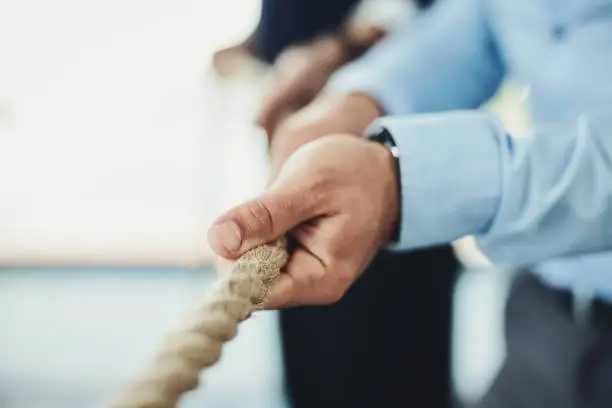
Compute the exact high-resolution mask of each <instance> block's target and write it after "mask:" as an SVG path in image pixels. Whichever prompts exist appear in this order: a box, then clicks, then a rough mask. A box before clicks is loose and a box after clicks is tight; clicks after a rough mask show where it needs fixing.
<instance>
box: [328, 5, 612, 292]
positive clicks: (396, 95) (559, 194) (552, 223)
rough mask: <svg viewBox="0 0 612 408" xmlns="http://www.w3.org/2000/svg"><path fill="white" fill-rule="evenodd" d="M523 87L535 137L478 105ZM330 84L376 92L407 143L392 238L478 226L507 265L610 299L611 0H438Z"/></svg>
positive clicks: (417, 242)
mask: <svg viewBox="0 0 612 408" xmlns="http://www.w3.org/2000/svg"><path fill="white" fill-rule="evenodd" d="M506 76H510V77H514V78H516V79H517V80H518V81H520V82H522V83H527V84H530V88H531V101H530V103H531V106H530V112H531V116H532V118H533V120H534V123H535V130H534V133H533V135H531V137H528V138H526V139H514V138H512V137H511V136H510V135H508V132H507V131H506V130H505V129H504V127H503V126H502V124H501V123H500V121H499V120H498V119H497V118H495V117H494V116H493V115H492V114H489V113H486V112H484V111H481V110H475V108H478V107H479V106H481V105H482V104H483V103H484V102H486V101H487V100H488V99H489V98H490V97H491V96H492V95H494V94H495V92H496V91H497V89H498V87H499V86H500V84H501V82H502V80H503V78H505V77H506ZM328 90H329V91H330V92H339V91H340V92H363V93H367V94H369V95H371V96H373V97H374V98H375V99H376V100H377V101H378V102H379V103H380V104H381V105H382V107H383V108H384V109H385V111H386V112H387V113H388V115H389V116H387V117H384V118H382V119H380V120H379V122H380V124H382V125H384V126H386V127H387V128H389V129H390V130H391V132H392V134H393V135H394V137H395V139H396V142H397V143H398V145H399V147H400V152H401V162H400V166H401V182H402V203H403V211H402V225H401V243H400V245H399V248H400V249H412V248H417V247H423V246H429V245H433V244H438V243H445V242H450V241H453V240H455V239H457V238H460V237H462V236H465V235H475V236H476V238H477V241H478V243H479V246H480V248H481V249H482V250H483V252H484V253H485V254H487V255H488V256H489V258H490V259H491V260H492V261H493V262H495V263H497V264H504V265H523V264H532V263H536V262H540V261H544V260H546V259H551V258H554V257H558V256H568V255H573V257H572V258H571V259H570V258H567V259H559V260H553V261H546V262H544V263H541V264H540V265H539V266H538V267H537V268H536V270H537V271H538V273H540V274H541V275H542V276H543V277H544V278H545V279H546V280H548V281H549V282H550V283H551V284H553V285H557V286H560V287H577V286H580V287H583V288H586V289H589V290H592V291H594V292H595V293H596V294H597V295H598V296H600V297H605V298H607V299H609V300H612V252H611V253H607V252H600V253H598V254H596V255H581V254H588V253H591V252H597V251H603V250H605V249H610V250H612V0H529V1H520V0H439V1H438V3H437V4H436V5H435V6H434V7H433V8H432V9H430V10H429V11H427V12H424V13H423V14H421V15H420V16H418V17H417V18H416V20H413V21H411V22H410V23H409V24H406V25H405V26H404V27H400V28H399V29H398V30H397V32H395V33H394V34H393V35H391V36H390V37H389V38H388V39H386V40H385V41H384V42H383V43H382V44H380V46H378V47H376V48H375V49H374V50H373V51H372V52H370V53H368V54H367V55H366V56H365V57H364V58H362V59H360V60H359V61H357V62H355V63H353V64H351V65H349V66H347V67H346V68H345V69H343V70H341V71H340V72H339V73H338V74H337V75H336V76H335V77H334V78H333V79H332V81H331V82H330V85H329V89H328Z"/></svg>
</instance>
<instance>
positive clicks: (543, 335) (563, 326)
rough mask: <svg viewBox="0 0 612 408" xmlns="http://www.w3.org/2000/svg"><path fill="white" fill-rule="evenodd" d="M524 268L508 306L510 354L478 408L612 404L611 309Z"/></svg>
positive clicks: (566, 407) (597, 407) (603, 406)
mask: <svg viewBox="0 0 612 408" xmlns="http://www.w3.org/2000/svg"><path fill="white" fill-rule="evenodd" d="M573 306H574V297H573V296H572V295H571V294H570V293H569V292H562V291H558V290H553V289H551V288H550V287H548V286H547V285H545V284H543V283H542V282H541V281H540V280H539V279H537V278H536V277H535V276H534V275H532V274H530V273H528V272H521V273H519V275H518V276H517V278H516V281H515V283H514V285H513V287H512V289H511V291H510V295H509V298H508V303H507V306H506V325H505V330H506V333H505V336H506V347H507V357H506V360H505V362H504V364H503V366H502V368H501V370H500V372H499V374H498V376H497V378H496V379H495V381H494V382H493V385H492V386H491V388H490V390H489V391H488V393H487V395H486V396H485V397H484V399H483V400H482V401H481V403H480V405H479V407H480V408H611V407H612V307H610V306H609V305H608V304H605V303H602V302H598V301H596V302H594V303H591V307H590V312H587V314H586V320H582V319H578V315H576V314H575V313H574V310H575V309H574V307H573Z"/></svg>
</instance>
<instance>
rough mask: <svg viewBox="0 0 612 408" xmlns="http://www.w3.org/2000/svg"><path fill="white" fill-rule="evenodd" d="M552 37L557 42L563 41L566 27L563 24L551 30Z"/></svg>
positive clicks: (565, 35)
mask: <svg viewBox="0 0 612 408" xmlns="http://www.w3.org/2000/svg"><path fill="white" fill-rule="evenodd" d="M552 36H553V38H554V39H555V40H557V41H563V40H564V39H565V37H567V26H566V25H565V24H557V25H555V26H554V27H553V29H552Z"/></svg>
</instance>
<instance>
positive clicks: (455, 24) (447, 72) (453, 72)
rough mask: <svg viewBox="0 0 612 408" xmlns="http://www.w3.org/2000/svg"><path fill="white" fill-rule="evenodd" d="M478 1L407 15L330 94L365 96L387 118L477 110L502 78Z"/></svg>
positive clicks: (448, 1)
mask: <svg viewBox="0 0 612 408" xmlns="http://www.w3.org/2000/svg"><path fill="white" fill-rule="evenodd" d="M481 3H483V2H481V1H478V0H439V1H437V2H436V3H435V4H434V5H433V6H432V7H431V8H429V9H427V10H425V11H421V12H418V13H416V17H411V16H408V17H407V20H406V21H405V23H403V24H400V25H399V26H398V27H397V28H396V29H395V30H392V33H390V34H389V36H388V37H387V38H386V39H384V40H383V41H381V42H380V43H379V44H378V45H377V46H376V47H374V48H373V50H371V51H370V52H369V53H367V54H366V55H364V56H363V57H362V58H360V59H358V60H357V61H355V62H353V63H351V64H349V65H347V66H346V67H345V68H343V69H341V70H339V71H338V72H337V73H336V74H335V75H334V76H333V77H332V78H331V79H330V81H329V84H328V86H327V87H326V91H327V92H329V93H355V92H357V93H365V94H367V95H369V96H370V97H372V98H374V99H375V100H376V101H377V102H378V103H379V104H380V105H381V107H382V108H383V110H384V111H385V113H386V114H393V115H396V114H408V113H424V112H437V111H447V110H454V109H469V108H476V107H478V106H480V105H481V104H483V103H484V102H485V101H486V100H487V99H489V98H490V97H491V96H492V95H493V94H494V93H495V92H496V90H497V88H498V87H499V85H500V83H501V80H502V78H503V76H504V69H503V64H502V63H501V61H500V59H499V55H498V52H497V48H496V46H495V44H494V42H493V40H492V36H491V35H490V31H489V27H488V24H487V18H486V10H484V9H483V8H482V6H481Z"/></svg>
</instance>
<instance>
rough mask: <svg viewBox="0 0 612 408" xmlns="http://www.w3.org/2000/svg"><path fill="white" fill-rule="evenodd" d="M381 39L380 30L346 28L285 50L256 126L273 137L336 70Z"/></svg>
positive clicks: (276, 67) (313, 96)
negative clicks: (340, 31) (289, 116)
mask: <svg viewBox="0 0 612 408" xmlns="http://www.w3.org/2000/svg"><path fill="white" fill-rule="evenodd" d="M384 35H385V32H384V30H383V29H381V28H379V27H376V26H369V25H366V26H358V25H349V27H347V29H346V32H345V33H344V34H336V35H330V36H325V37H322V38H320V39H317V40H315V41H313V42H310V43H307V44H303V45H299V46H293V47H290V48H288V49H287V50H286V51H284V52H283V53H281V55H280V56H279V57H278V59H277V61H276V62H275V64H274V70H275V73H276V79H275V82H274V84H273V85H272V89H273V91H272V93H271V94H270V95H268V96H267V98H266V99H265V100H264V102H263V106H262V108H261V110H260V113H259V115H258V117H257V123H258V124H259V125H260V126H262V127H263V128H264V129H265V130H266V132H267V133H268V135H272V134H274V132H275V131H276V129H277V127H278V125H279V123H280V122H281V121H282V119H284V118H285V117H287V116H288V115H290V114H292V113H294V112H296V111H298V110H299V109H301V108H303V107H304V106H306V105H307V104H309V103H310V102H311V101H312V100H314V99H315V97H316V96H317V95H318V94H319V92H320V91H321V90H322V89H323V88H324V87H325V85H326V83H327V81H328V79H329V78H330V77H331V76H332V74H333V73H334V72H335V71H336V70H337V69H338V68H340V67H341V66H342V65H344V64H345V63H347V62H349V61H351V60H353V59H355V58H357V57H358V56H360V55H361V54H362V53H363V52H365V51H366V50H367V49H369V48H370V47H371V46H372V45H373V44H375V43H376V42H378V41H379V40H380V39H381V38H382V37H383V36H384Z"/></svg>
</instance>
